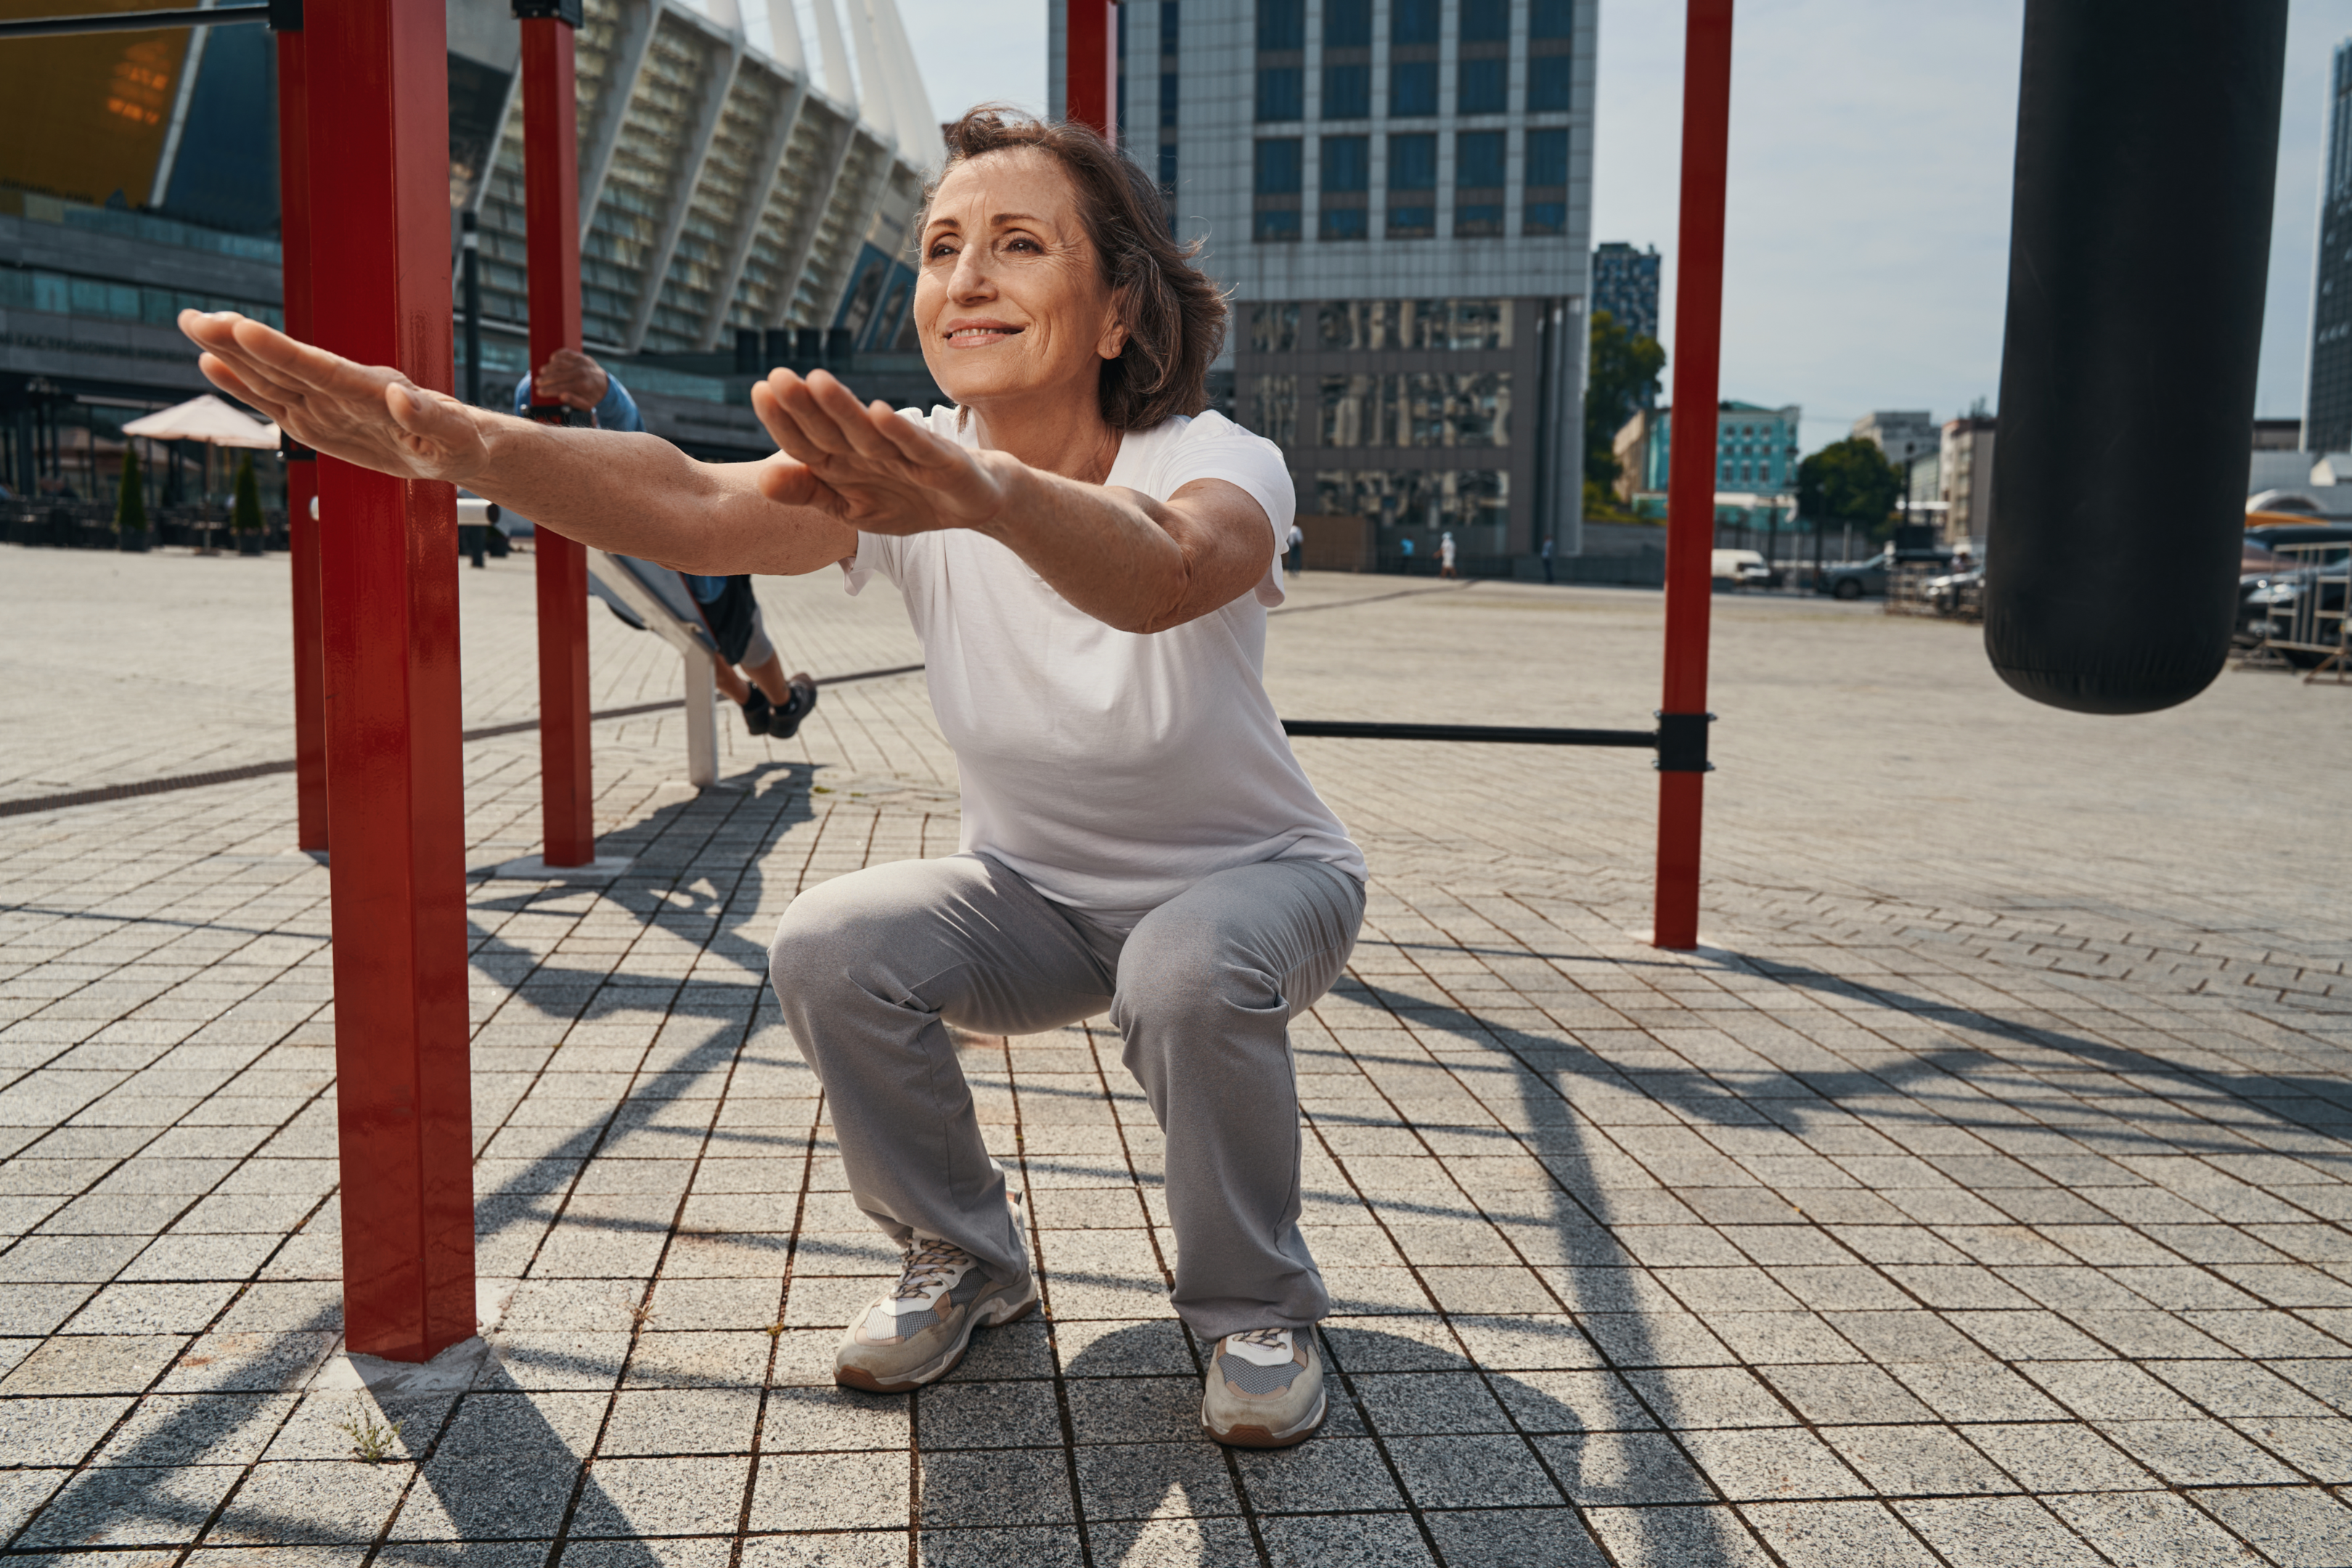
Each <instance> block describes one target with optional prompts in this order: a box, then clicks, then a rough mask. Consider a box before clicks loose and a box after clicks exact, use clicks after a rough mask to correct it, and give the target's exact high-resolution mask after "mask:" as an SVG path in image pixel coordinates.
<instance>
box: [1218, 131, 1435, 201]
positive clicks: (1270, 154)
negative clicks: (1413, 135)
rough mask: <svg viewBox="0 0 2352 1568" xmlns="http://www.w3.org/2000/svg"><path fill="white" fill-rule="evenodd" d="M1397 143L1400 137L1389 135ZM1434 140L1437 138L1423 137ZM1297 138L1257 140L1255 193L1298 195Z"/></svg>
mask: <svg viewBox="0 0 2352 1568" xmlns="http://www.w3.org/2000/svg"><path fill="white" fill-rule="evenodd" d="M1389 140H1390V141H1391V142H1395V141H1398V140H1400V138H1397V137H1393V136H1392V137H1391V138H1389ZM1424 140H1428V141H1432V142H1433V141H1435V140H1436V138H1434V137H1428V138H1424ZM1298 162H1299V160H1298V138H1297V137H1296V136H1269V137H1266V138H1265V139H1263V140H1261V141H1260V142H1258V143H1257V168H1256V171H1255V173H1256V179H1255V184H1254V189H1255V193H1256V194H1257V195H1261V196H1295V195H1297V194H1298Z"/></svg>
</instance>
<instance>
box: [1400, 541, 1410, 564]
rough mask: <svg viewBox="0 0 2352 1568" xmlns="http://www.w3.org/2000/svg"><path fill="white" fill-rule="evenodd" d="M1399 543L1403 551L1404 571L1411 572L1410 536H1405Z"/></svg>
mask: <svg viewBox="0 0 2352 1568" xmlns="http://www.w3.org/2000/svg"><path fill="white" fill-rule="evenodd" d="M1400 545H1401V547H1402V549H1403V551H1404V569H1405V570H1406V571H1407V572H1411V571H1412V535H1411V534H1407V535H1405V537H1404V538H1403V539H1402V541H1400Z"/></svg>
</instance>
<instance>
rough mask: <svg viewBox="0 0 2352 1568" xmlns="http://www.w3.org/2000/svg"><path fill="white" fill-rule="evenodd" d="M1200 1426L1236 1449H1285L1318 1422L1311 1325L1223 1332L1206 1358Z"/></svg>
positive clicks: (1319, 1394) (1319, 1375)
mask: <svg viewBox="0 0 2352 1568" xmlns="http://www.w3.org/2000/svg"><path fill="white" fill-rule="evenodd" d="M1207 1384H1208V1385H1207V1387H1206V1388H1205V1389H1204V1390H1203V1391H1202V1396H1201V1426H1202V1430H1203V1431H1205V1432H1207V1433H1208V1435H1209V1436H1210V1437H1211V1438H1213V1440H1215V1441H1216V1442H1219V1443H1226V1444H1230V1445H1232V1446H1233V1447H1237V1448H1287V1447H1290V1446H1291V1445H1292V1444H1293V1443H1304V1442H1305V1441H1307V1438H1309V1437H1312V1436H1315V1432H1316V1429H1317V1428H1318V1427H1319V1426H1322V1425H1323V1415H1324V1410H1325V1401H1324V1398H1323V1362H1322V1358H1321V1357H1320V1356H1319V1355H1318V1354H1317V1353H1316V1350H1315V1333H1314V1331H1313V1330H1311V1329H1302V1330H1299V1331H1296V1332H1294V1331H1291V1330H1289V1329H1254V1330H1252V1331H1250V1332H1248V1333H1245V1334H1227V1335H1226V1336H1225V1337H1224V1338H1223V1339H1222V1340H1219V1341H1218V1342H1217V1348H1216V1352H1215V1353H1214V1354H1213V1355H1212V1356H1211V1357H1210V1358H1209V1375H1208V1379H1207Z"/></svg>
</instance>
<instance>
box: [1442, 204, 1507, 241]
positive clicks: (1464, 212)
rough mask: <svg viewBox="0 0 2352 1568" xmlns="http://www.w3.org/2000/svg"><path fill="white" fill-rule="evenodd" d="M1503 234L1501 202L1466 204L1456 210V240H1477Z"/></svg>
mask: <svg viewBox="0 0 2352 1568" xmlns="http://www.w3.org/2000/svg"><path fill="white" fill-rule="evenodd" d="M1502 232H1503V204H1502V203H1500V202H1465V203H1464V204H1463V205H1460V206H1457V207H1455V208H1454V237H1456V238H1463V239H1475V238H1477V237H1480V236H1484V235H1498V234H1501V233H1502Z"/></svg>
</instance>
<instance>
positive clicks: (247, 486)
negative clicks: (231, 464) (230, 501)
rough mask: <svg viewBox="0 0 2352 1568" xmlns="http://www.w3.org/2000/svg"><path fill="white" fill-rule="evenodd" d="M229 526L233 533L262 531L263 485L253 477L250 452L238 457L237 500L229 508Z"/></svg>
mask: <svg viewBox="0 0 2352 1568" xmlns="http://www.w3.org/2000/svg"><path fill="white" fill-rule="evenodd" d="M228 527H229V531H230V532H231V533H259V532H260V531H261V485H260V482H259V481H258V480H257V479H255V478H254V477H253V454H252V453H250V452H247V454H246V455H245V456H244V457H242V458H238V459H237V465H236V503H235V504H234V505H233V506H231V507H230V509H229V514H228Z"/></svg>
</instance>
